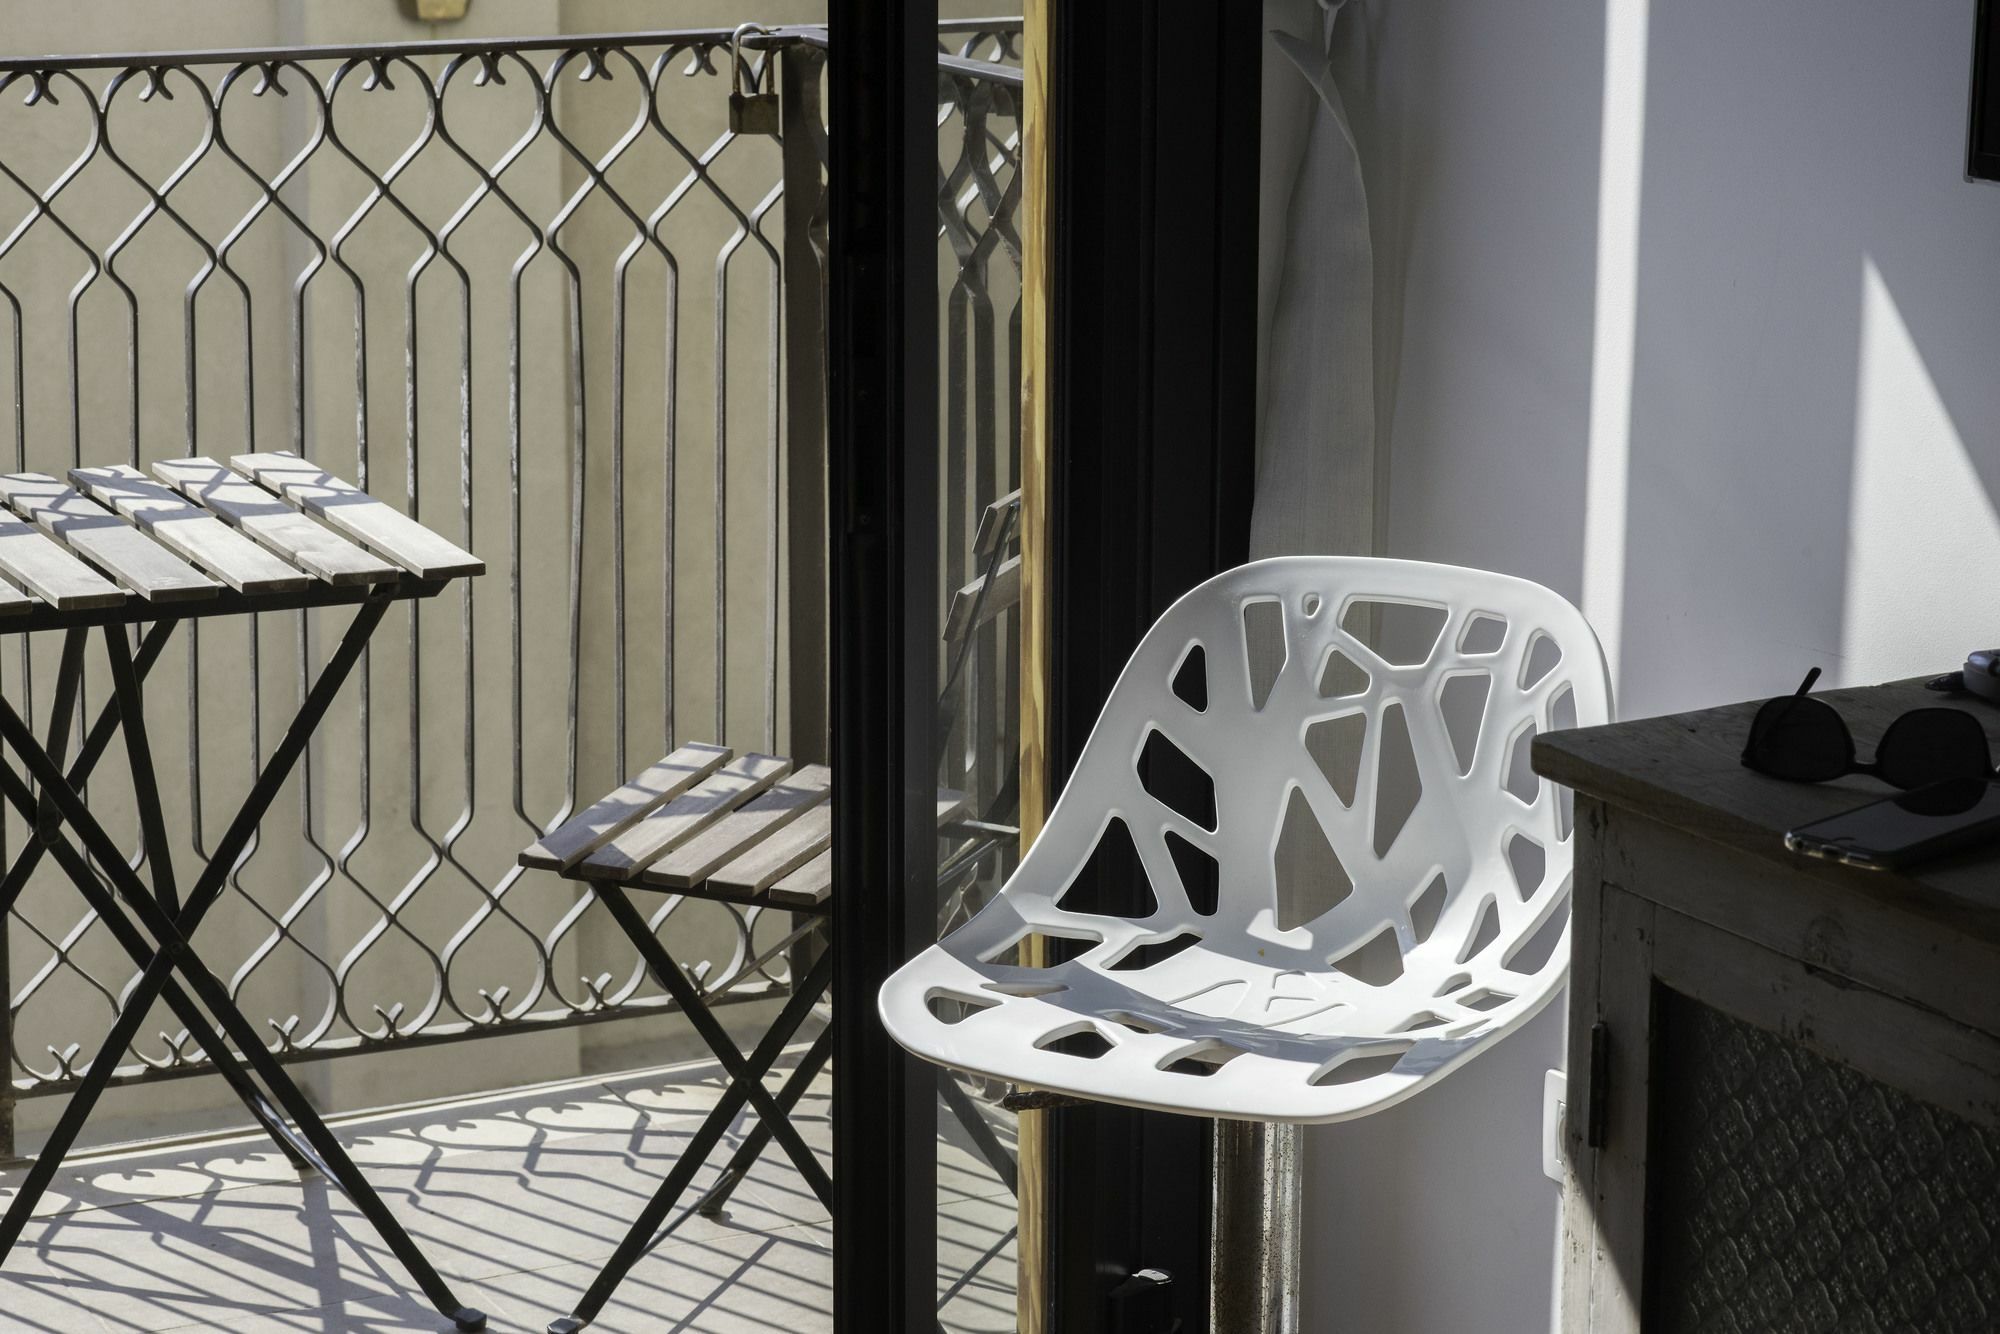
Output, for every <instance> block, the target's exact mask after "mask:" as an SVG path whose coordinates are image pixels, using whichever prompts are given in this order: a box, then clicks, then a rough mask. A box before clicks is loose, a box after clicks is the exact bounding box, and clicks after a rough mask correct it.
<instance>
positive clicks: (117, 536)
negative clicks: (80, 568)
mask: <svg viewBox="0 0 2000 1334" xmlns="http://www.w3.org/2000/svg"><path fill="white" fill-rule="evenodd" d="M0 501H4V502H5V503H6V504H7V506H8V507H9V508H10V509H12V510H13V511H14V513H16V514H18V515H20V516H21V517H22V518H24V519H26V520H28V521H29V522H31V523H33V524H34V525H35V526H36V527H37V528H39V529H41V530H42V531H43V532H45V533H47V534H48V535H49V536H50V537H53V538H55V539H56V540H57V541H59V542H61V543H63V544H64V545H66V546H68V547H69V549H70V550H72V551H74V552H76V553H77V554H78V555H79V556H82V557H84V558H85V559H86V560H88V561H89V562H90V563H91V564H93V565H95V566H96V567H97V568H99V569H100V570H103V571H104V572H105V573H107V574H109V575H110V576H111V577H112V578H113V579H115V580H117V581H118V582H119V583H120V584H122V585H124V586H125V587H126V588H128V589H130V590H131V591H132V592H134V593H137V594H138V595H139V596H140V597H143V598H146V599H148V600H149V601H152V602H181V601H187V600H190V599H194V598H212V597H214V596H215V595H216V594H217V593H218V592H220V591H221V589H222V586H221V585H220V584H218V583H216V582H215V581H214V580H213V579H210V578H209V577H208V576H207V575H205V574H203V573H201V571H199V570H197V569H195V568H194V566H192V565H190V564H188V563H187V562H186V561H184V560H182V559H181V558H180V557H179V556H176V555H175V554H174V553H173V552H171V551H169V550H167V549H166V548H165V547H164V546H162V545H160V544H159V543H158V542H155V541H154V540H153V539H152V538H150V537H147V536H146V535H145V534H144V533H142V532H140V531H139V530H138V529H137V528H135V527H133V526H132V525H131V524H130V523H127V522H126V521H125V520H124V519H122V518H120V517H119V516H118V515H116V514H113V513H112V512H111V511H110V510H108V509H106V508H105V507H104V506H102V505H100V504H98V503H97V502H96V501H94V500H92V499H90V497H88V496H86V495H84V494H82V493H81V492H79V491H77V490H76V489H75V488H74V487H71V486H70V485H68V484H67V483H65V482H60V481H57V480H56V479H55V478H53V477H49V476H45V475H44V474H42V473H33V472H23V473H6V474H0Z"/></svg>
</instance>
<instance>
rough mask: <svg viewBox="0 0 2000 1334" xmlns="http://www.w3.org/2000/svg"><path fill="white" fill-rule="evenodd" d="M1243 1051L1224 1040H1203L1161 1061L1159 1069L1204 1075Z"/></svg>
mask: <svg viewBox="0 0 2000 1334" xmlns="http://www.w3.org/2000/svg"><path fill="white" fill-rule="evenodd" d="M1242 1054H1243V1053H1242V1052H1241V1051H1239V1050H1238V1049H1236V1048H1235V1047H1232V1046H1230V1045H1229V1044H1228V1043H1226V1042H1204V1043H1203V1044H1201V1045H1200V1046H1199V1047H1196V1048H1194V1049H1193V1050H1192V1051H1184V1052H1182V1053H1181V1054H1180V1055H1178V1056H1176V1057H1174V1058H1173V1059H1172V1060H1169V1061H1163V1062H1162V1063H1161V1064H1160V1069H1162V1070H1164V1071H1166V1072H1167V1073H1168V1074H1170V1075H1198V1076H1202V1077H1206V1076H1208V1075H1212V1074H1214V1073H1215V1072H1216V1071H1217V1070H1220V1069H1221V1068H1222V1067H1223V1066H1225V1065H1228V1064H1229V1063H1230V1062H1231V1061H1233V1060H1235V1059H1236V1058H1237V1057H1239V1056H1241V1055H1242Z"/></svg>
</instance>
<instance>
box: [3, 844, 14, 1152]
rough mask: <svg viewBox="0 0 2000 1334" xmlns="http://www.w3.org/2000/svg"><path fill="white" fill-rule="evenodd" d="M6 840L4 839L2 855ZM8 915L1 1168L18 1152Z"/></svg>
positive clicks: (4, 936) (5, 922) (4, 991)
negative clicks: (15, 1145)
mask: <svg viewBox="0 0 2000 1334" xmlns="http://www.w3.org/2000/svg"><path fill="white" fill-rule="evenodd" d="M5 852H6V840H5V839H4V838H0V858H4V856H5ZM8 950H9V943H8V940H7V914H6V913H4V912H0V1167H4V1166H6V1165H7V1164H8V1163H11V1162H13V1161H15V1160H16V1157H17V1155H16V1154H15V1152H14V983H13V980H12V979H11V978H10V977H9V976H8V969H7V964H8Z"/></svg>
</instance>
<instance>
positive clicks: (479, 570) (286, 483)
mask: <svg viewBox="0 0 2000 1334" xmlns="http://www.w3.org/2000/svg"><path fill="white" fill-rule="evenodd" d="M229 464H230V466H231V467H233V468H235V469H236V471H238V472H240V473H242V474H244V475H245V476H246V477H250V478H252V479H254V480H255V481H256V482H258V483H259V484H261V485H262V486H264V487H266V488H268V489H270V490H272V491H275V492H277V493H278V494H279V495H280V496H282V497H284V498H285V499H286V500H289V501H291V502H292V503H293V504H294V505H297V506H298V507H299V508H300V509H303V510H304V511H305V512H306V513H308V514H311V515H313V516H314V517H315V518H319V519H324V520H325V521H326V522H327V523H330V524H332V525H333V526H334V527H335V528H338V529H340V530H341V532H343V533H345V534H347V536H349V537H351V538H353V539H354V540H355V541H357V542H359V543H361V544H362V545H363V546H365V547H367V548H368V549H369V550H371V551H374V552H377V553H379V554H380V555H383V556H386V557H388V558H389V559H390V560H393V561H395V562H396V563H397V564H398V565H401V566H402V567H403V568H404V569H406V570H408V571H409V572H410V573H411V574H414V575H416V576H417V577H418V578H419V579H457V578H461V577H464V576H467V575H475V574H484V573H485V572H486V562H484V561H482V560H480V559H479V558H478V557H477V556H475V555H473V554H472V553H471V552H469V551H467V550H465V549H464V548H462V547H459V546H457V545H455V544H454V543H451V542H448V541H446V540H445V539H444V538H442V537H440V536H438V535H437V534H436V533H434V532H432V531H431V530H430V529H428V528H426V527H424V526H423V525H422V524H420V523H418V522H417V521H416V520H415V519H412V518H411V517H409V516H408V515H407V514H404V513H403V512H402V511H400V510H398V509H395V508H393V507H392V506H390V505H388V504H385V503H384V502H382V501H380V500H377V499H376V498H375V497H374V496H371V495H369V494H368V493H367V492H365V491H362V490H360V489H358V488H357V487H355V486H353V485H351V484H349V483H347V482H344V481H342V480H341V479H340V478H338V477H335V476H334V475H333V474H332V473H330V472H327V471H326V470H325V469H324V468H321V467H320V466H319V465H318V464H317V463H313V462H311V461H310V460H308V459H303V458H300V457H299V456H298V455H297V454H286V453H270V454H238V455H235V456H234V457H233V458H231V459H230V460H229Z"/></svg>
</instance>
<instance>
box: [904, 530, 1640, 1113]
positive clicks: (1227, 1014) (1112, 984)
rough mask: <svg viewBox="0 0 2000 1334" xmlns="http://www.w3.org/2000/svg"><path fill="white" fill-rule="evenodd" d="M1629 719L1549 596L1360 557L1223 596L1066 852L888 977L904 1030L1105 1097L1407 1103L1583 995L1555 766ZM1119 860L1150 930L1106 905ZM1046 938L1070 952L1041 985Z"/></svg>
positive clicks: (1210, 602)
mask: <svg viewBox="0 0 2000 1334" xmlns="http://www.w3.org/2000/svg"><path fill="white" fill-rule="evenodd" d="M1609 718H1610V685H1609V678H1608V674H1607V672H1606V669H1605V665H1604V658H1603V654H1602V652H1601V650H1600V649H1599V647H1598V644H1597V640H1596V638H1595V636H1594V635H1592V633H1591V631H1590V628H1589V626H1588V625H1587V624H1586V623H1585V621H1584V619H1583V617H1582V615H1581V614H1580V613H1579V612H1578V611H1577V610H1576V609H1575V608H1574V607H1572V606H1570V605H1569V603H1567V602H1565V601H1564V600H1563V599H1562V598H1561V597H1559V596H1557V595H1556V594H1555V593H1552V592H1550V591H1549V590H1548V589H1546V588H1543V587H1541V586H1540V585H1537V584H1533V583H1529V582H1527V581H1525V580H1522V579H1516V578H1512V577H1510V576H1507V575H1501V574H1494V573H1489V572H1485V571H1478V570H1468V569H1460V568H1457V567H1454V566H1444V565H1431V564H1424V563H1420V562H1413V561H1392V560H1381V559H1372V558H1349V557H1285V558H1280V559H1277V560H1267V561H1259V562H1256V563H1254V564H1251V565H1245V566H1242V567H1240V568H1238V569H1235V570H1231V571H1229V572H1228V573H1226V574H1222V575H1219V576H1217V577H1216V578H1214V579H1211V580H1209V581H1208V582H1207V583H1204V584H1202V585H1201V586H1200V587H1198V588H1196V589H1194V590H1192V591H1191V592H1189V593H1188V594H1187V595H1186V596H1184V597H1183V598H1181V599H1180V600H1179V601H1178V602H1176V603H1175V604H1174V605H1173V606H1172V607H1170V608H1169V609H1168V610H1167V612H1166V614H1165V615H1163V616H1162V617H1161V618H1160V620H1159V622H1158V623H1157V624H1155V625H1154V627H1153V628H1152V629H1151V630H1150V631H1148V632H1147V635H1146V637H1145V639H1144V640H1143V641H1142V642H1141V643H1140V645H1139V647H1138V649H1137V650H1135V651H1134V653H1133V655H1132V659H1131V661H1130V662H1129V663H1127V665H1126V668H1125V671H1124V672H1123V674H1122V675H1121V676H1120V677H1119V679H1118V682H1117V684H1116V686H1114V688H1113V690H1112V692H1111V696H1110V698H1109V699H1108V700H1107V701H1106V703H1105V707H1104V712H1103V714H1102V715H1101V716H1100V717H1099V719H1098V722H1097V726H1096V728H1095V729H1094V730H1093V731H1092V733H1091V736H1090V740H1089V742H1088V744H1087V745H1086V746H1085V748H1084V752H1083V754H1082V756H1081V757H1080V759H1079V760H1078V763H1077V766H1076V772H1075V773H1074V774H1073V775H1072V776H1071V779H1070V781H1069V784H1068V786H1067V788H1066V789H1065V790H1064V792H1063V794H1062V797H1061V799H1060V800H1059V801H1058V802H1057V803H1056V806H1055V809H1054V810H1053V811H1052V812H1051V813H1050V817H1049V822H1048V826H1047V827H1046V828H1045V829H1044V830H1043V832H1042V835H1041V837H1040V838H1039V839H1038V840H1037V841H1036V843H1035V845H1034V846H1033V848H1031V849H1030V850H1029V852H1028V854H1027V855H1026V856H1025V857H1024V858H1023V859H1022V861H1021V865H1020V867H1019V868H1018V869H1017V870H1016V871H1015V873H1014V875H1013V876H1012V877H1011V878H1010V879H1009V880H1008V882H1007V884H1006V885H1005V886H1004V887H1003V888H1002V889H1001V891H1000V892H999V894H998V895H996V896H995V898H994V899H993V901H992V902H991V903H989V904H988V905H987V906H986V907H985V908H984V909H983V910H981V911H980V912H979V913H978V914H977V915H976V916H975V917H974V918H973V919H972V920H971V921H969V922H967V923H966V924H965V925H963V926H962V927H960V928H959V929H958V930H956V931H954V932H953V933H952V934H951V935H950V936H948V937H947V938H945V939H944V940H942V941H940V942H939V943H938V944H937V945H935V946H933V947H931V948H930V949H927V950H925V951H924V952H923V953H922V954H921V955H919V956H918V957H917V958H916V959H914V960H912V961H911V962H910V963H909V964H907V965H906V966H904V967H903V968H902V969H901V970H900V971H898V972H897V973H896V974H895V976H894V977H892V978H891V979H890V980H889V981H888V983H887V984H886V985H885V986H884V987H883V989H882V993H881V1001H880V1004H881V1013H882V1018H883V1021H884V1023H885V1024H886V1025H887V1026H888V1029H889V1031H890V1033H891V1034H892V1035H894V1036H895V1038H896V1039H897V1041H899V1042H901V1043H902V1044H903V1045H904V1046H906V1047H908V1048H909V1049H910V1050H911V1051H913V1052H915V1053H917V1054H918V1055H921V1056H924V1057H926V1058H928V1059H930V1060H933V1061H936V1062H938V1063H940V1064H942V1065H946V1066H951V1067H954V1068H956V1069H960V1070H966V1071H971V1072H975V1073H978V1074H983V1075H988V1076H993V1077H995V1078H999V1079H1005V1080H1010V1081H1013V1082H1015V1083H1017V1084H1020V1085H1024V1086H1027V1087H1031V1088H1036V1089H1045V1090H1051V1091H1056V1092H1062V1093H1069V1094H1073V1095H1076V1096H1078V1097H1083V1098H1089V1099H1094V1100H1099V1101H1104V1102H1114V1103H1123V1104H1126V1105H1129V1106H1136V1107H1150V1108H1159V1109H1164V1110H1169V1111H1178V1112H1187V1113H1194V1114H1199V1115H1204V1116H1222V1117H1235V1118H1241V1119H1246V1120H1259V1121H1298V1122H1304V1121H1338V1120H1343V1119H1346V1118H1349V1117H1353V1116H1359V1115H1362V1114H1364V1113H1367V1112H1370V1111H1373V1110H1375V1109H1377V1108H1380V1107H1384V1106H1387V1105H1389V1104H1390V1103H1393V1102H1396V1101H1398V1100H1400V1099H1402V1098H1405V1097H1408V1096H1410V1095H1411V1094H1412V1093H1415V1092H1416V1091H1417V1090H1418V1089H1420V1088H1422V1087H1423V1086H1424V1085H1425V1084H1427V1083H1429V1082H1430V1081H1433V1080H1436V1079H1439V1078H1441V1077H1442V1076H1443V1075H1445V1074H1446V1073H1448V1072H1449V1071H1451V1070H1452V1069H1454V1068H1456V1067H1457V1066H1458V1065H1460V1064H1462V1063H1463V1062H1464V1061H1466V1060H1469V1059H1470V1058H1471V1057H1472V1056H1473V1055H1475V1054H1476V1053H1478V1052H1479V1051H1480V1050H1482V1049H1484V1048H1485V1047H1486V1046H1487V1045H1489V1044H1490V1043H1492V1042H1493V1041H1495V1040H1496V1039H1498V1038H1500V1037H1502V1036H1504V1035H1505V1034H1507V1033H1509V1032H1511V1031H1513V1030H1514V1029H1516V1028H1519V1027H1520V1026H1521V1025H1522V1024H1524V1023H1526V1022H1527V1021H1528V1020H1529V1019H1530V1018H1531V1017H1533V1015H1534V1014H1535V1012H1536V1011H1537V1010H1539V1009H1540V1008H1541V1006H1542V1005H1543V1004H1544V1003H1546V1002H1547V1001H1548V999H1549V998H1550V997H1551V996H1552V995H1553V994H1554V993H1555V991H1556V990H1557V988H1558V987H1559V986H1560V985H1561V982H1562V979H1563V976H1564V972H1565V970H1566V968H1567V966H1568V961H1569V941H1568V924H1569V891H1570V864H1571V843H1570V835H1571V830H1570V825H1569V819H1568V813H1567V803H1566V799H1565V796H1564V794H1561V793H1558V792H1557V791H1555V790H1553V789H1552V788H1551V787H1550V785H1549V784H1547V783H1544V782H1542V781H1541V780H1540V779H1538V778H1536V777H1535V776H1534V775H1533V774H1532V773H1531V772H1529V771H1528V770H1527V767H1526V766H1527V744H1528V742H1529V740H1530V739H1532V737H1533V736H1534V735H1536V734H1537V732H1540V731H1548V730H1554V729H1557V728H1561V727H1569V726H1580V725H1590V724H1595V723H1601V722H1606V721H1609ZM1210 785H1212V788H1213V792H1212V796H1210V795H1208V793H1207V791H1206V789H1207V788H1208V787H1209V786H1210ZM1100 845H1102V849H1103V851H1102V855H1099V854H1100ZM1121 855H1122V856H1123V857H1124V858H1125V859H1126V860H1127V861H1129V862H1132V863H1134V864H1135V865H1136V867H1138V868H1142V869H1140V870H1138V871H1135V872H1134V873H1133V874H1132V875H1130V876H1129V877H1127V878H1128V879H1129V880H1131V881H1133V882H1134V883H1135V884H1137V885H1138V886H1139V887H1138V888H1137V890H1136V892H1137V893H1139V894H1140V895H1141V896H1142V897H1143V896H1144V895H1145V894H1146V891H1147V890H1148V889H1149V890H1150V897H1151V898H1152V899H1153V905H1152V910H1151V911H1149V912H1147V913H1145V914H1144V915H1143V916H1136V917H1126V916H1118V915H1111V914H1108V913H1106V912H1103V911H1091V910H1090V909H1091V908H1093V907H1096V906H1098V905H1097V904H1096V903H1095V902H1094V900H1095V898H1096V896H1097V895H1098V894H1099V893H1100V892H1104V891H1103V890H1102V889H1101V888H1100V884H1116V883H1121V882H1119V881H1118V878H1117V876H1116V875H1115V873H1114V872H1112V871H1109V870H1106V869H1105V868H1106V867H1109V866H1115V865H1116V863H1117V861H1118V858H1119V857H1120V856H1121ZM1107 859H1108V860H1107ZM1336 861H1337V865H1336ZM1106 877H1109V879H1107V878H1106ZM1128 892H1129V891H1128ZM1037 935H1039V936H1040V937H1042V938H1043V940H1044V942H1045V943H1046V945H1047V947H1048V951H1049V952H1051V953H1054V954H1056V955H1059V956H1067V957H1061V958H1060V959H1059V961H1057V962H1053V963H1052V964H1050V965H1049V966H1046V967H1029V966H1025V964H1024V963H1023V962H1022V960H1023V958H1024V957H1026V956H1027V954H1028V953H1029V951H1026V950H1024V949H1023V944H1024V942H1025V941H1026V940H1027V939H1028V938H1029V937H1031V936H1037Z"/></svg>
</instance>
